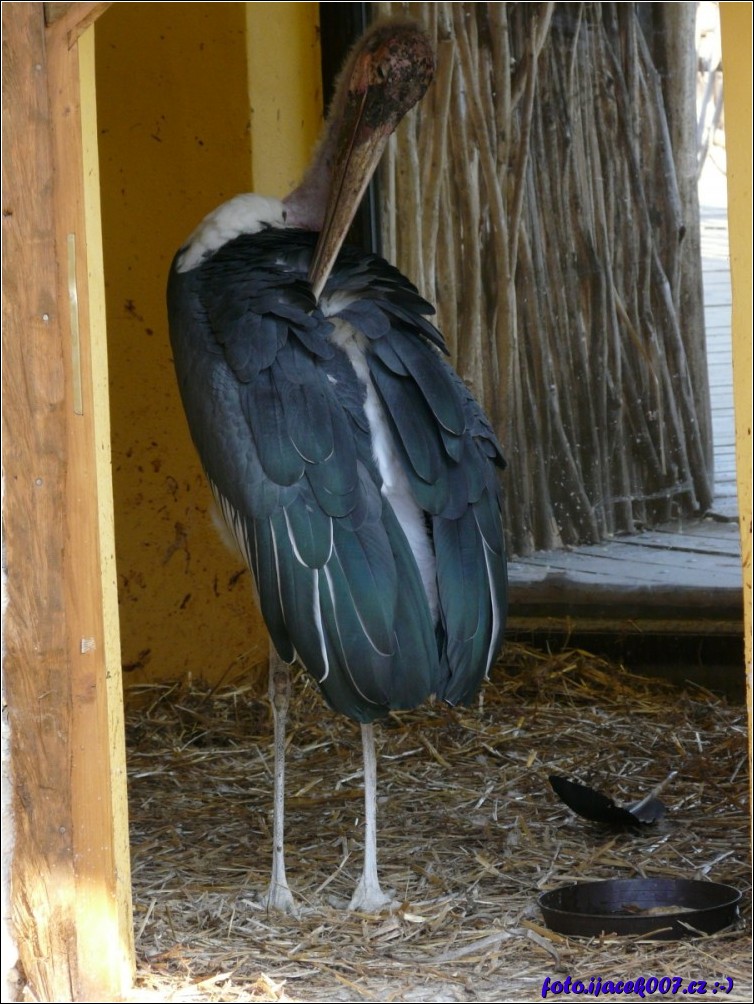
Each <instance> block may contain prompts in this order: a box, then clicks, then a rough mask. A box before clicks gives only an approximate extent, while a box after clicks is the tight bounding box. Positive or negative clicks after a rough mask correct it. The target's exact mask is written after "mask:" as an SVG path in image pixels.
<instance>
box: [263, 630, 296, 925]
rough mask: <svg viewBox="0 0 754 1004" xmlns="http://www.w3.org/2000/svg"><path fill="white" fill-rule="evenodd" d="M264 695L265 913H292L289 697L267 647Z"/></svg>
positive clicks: (285, 677) (281, 669)
mask: <svg viewBox="0 0 754 1004" xmlns="http://www.w3.org/2000/svg"><path fill="white" fill-rule="evenodd" d="M268 694H269V698H270V705H271V706H272V723H273V728H274V750H275V763H274V774H273V809H272V876H271V878H270V888H269V891H268V893H267V897H266V899H265V903H266V905H267V909H268V910H281V911H283V913H294V912H295V910H296V904H295V901H294V899H293V895H292V894H291V890H290V889H289V888H288V880H287V879H286V877H285V851H284V841H285V722H286V718H287V716H288V703H289V700H290V694H291V674H290V670H289V668H288V666H287V665H286V663H284V662H283V660H282V659H281V658H280V656H279V655H278V654H277V652H276V651H275V648H274V647H273V646H272V645H270V681H269V689H268Z"/></svg>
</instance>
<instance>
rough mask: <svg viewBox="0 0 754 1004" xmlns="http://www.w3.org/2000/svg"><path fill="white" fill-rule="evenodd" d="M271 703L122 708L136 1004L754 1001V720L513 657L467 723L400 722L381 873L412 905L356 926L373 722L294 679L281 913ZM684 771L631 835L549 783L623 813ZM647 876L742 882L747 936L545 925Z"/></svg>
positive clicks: (383, 733) (429, 716) (204, 696)
mask: <svg viewBox="0 0 754 1004" xmlns="http://www.w3.org/2000/svg"><path fill="white" fill-rule="evenodd" d="M264 689H265V688H264V685H263V684H262V685H260V684H259V683H258V682H254V683H250V682H240V683H236V684H235V685H233V686H227V687H225V688H222V689H217V690H215V691H211V690H210V689H209V688H208V687H206V686H204V685H202V684H192V683H187V684H164V685H161V684H155V685H150V686H145V687H140V688H138V689H136V690H134V691H132V692H131V693H130V695H129V706H130V708H131V711H130V714H129V720H128V733H129V748H130V753H129V757H130V768H129V770H130V797H131V810H130V811H131V829H132V856H133V885H134V911H135V918H134V920H135V927H136V936H137V956H138V976H137V988H136V990H135V991H134V995H133V999H134V1000H161V1001H252V1000H253V1001H257V1000H259V1001H269V1000H282V1001H288V1000H298V1001H361V1000H379V1001H498V1000H502V999H506V1000H512V1001H528V1000H540V999H541V990H542V983H543V980H544V978H545V977H546V976H550V977H551V978H552V979H560V980H563V979H564V978H565V976H566V975H568V974H570V975H571V976H572V977H573V979H577V978H581V979H584V980H585V982H586V983H587V984H588V982H589V980H590V978H591V977H592V976H601V977H602V979H603V980H606V979H613V980H617V979H635V978H636V977H637V976H639V975H644V976H645V977H647V976H651V975H655V976H658V977H661V976H666V975H669V976H680V977H682V978H683V979H684V980H699V979H706V980H708V981H709V982H710V990H711V988H712V984H713V983H714V981H715V980H720V979H721V978H722V977H731V978H732V979H733V983H734V989H733V991H732V993H730V994H725V993H723V996H724V997H726V999H729V1000H751V999H752V998H751V980H750V960H751V945H750V938H749V933H748V929H749V922H748V918H749V910H750V907H749V900H750V898H749V893H750V863H749V847H750V837H749V809H748V791H749V788H748V766H747V764H748V761H747V749H748V747H747V738H746V736H747V731H746V713H745V709H743V708H739V707H735V706H730V705H728V704H727V703H726V702H725V701H724V700H722V699H720V698H717V697H715V696H714V695H712V694H711V693H709V692H707V691H705V690H702V689H700V688H698V687H695V686H693V685H690V686H689V687H688V688H687V689H686V690H684V691H680V690H678V689H676V688H674V687H673V686H671V685H670V684H668V683H665V682H663V681H661V680H656V679H652V680H649V679H645V678H643V677H639V676H636V675H633V674H631V673H629V672H628V671H627V670H625V669H624V668H622V667H620V666H618V665H615V664H611V663H608V662H606V661H604V660H602V659H600V658H597V657H595V656H592V655H589V654H587V653H584V652H580V651H568V652H563V653H560V654H557V655H550V654H545V653H542V652H540V651H537V650H534V649H528V648H524V647H522V646H518V645H514V644H509V645H508V646H506V649H505V650H504V653H503V657H502V659H501V661H500V663H499V664H498V666H497V667H496V669H495V671H494V673H493V675H492V678H491V680H490V681H489V682H488V683H487V684H486V685H485V686H484V688H483V690H482V692H481V695H480V698H479V700H478V702H477V703H476V704H475V705H474V706H473V707H471V708H456V709H449V708H446V707H442V706H434V707H428V708H424V709H421V710H419V711H415V712H411V713H401V714H395V715H393V716H391V717H390V719H388V720H387V721H386V722H385V723H384V725H382V726H381V727H379V728H378V730H377V733H378V737H377V742H378V755H379V766H378V772H379V782H378V783H379V789H378V791H379V809H378V812H379V845H378V852H379V865H380V876H381V881H382V883H383V887H384V888H389V889H390V890H392V891H393V894H394V896H395V899H396V900H397V909H396V911H395V912H394V913H392V914H387V913H386V914H383V915H381V916H362V915H354V914H350V913H348V912H347V911H346V910H345V909H344V907H345V905H346V904H347V902H348V900H349V898H350V895H351V893H352V891H353V888H354V885H355V883H356V881H357V878H358V876H359V872H360V867H361V840H362V835H363V831H362V816H363V812H362V797H363V793H362V788H361V780H362V779H361V773H360V771H361V742H360V736H359V731H358V727H357V726H355V725H353V724H352V723H351V722H348V721H346V720H344V719H342V718H340V717H338V716H336V715H334V714H332V713H331V712H330V711H329V710H328V709H327V708H325V707H324V705H323V704H322V702H321V700H320V699H319V696H318V694H317V692H316V688H314V687H313V686H312V685H311V684H310V683H309V681H308V680H307V679H306V678H305V677H304V676H303V675H300V676H299V677H298V678H297V679H296V680H295V684H294V699H293V706H292V711H291V721H290V725H289V745H288V776H287V782H286V790H287V796H288V798H287V813H286V819H287V829H286V853H287V867H288V879H289V882H290V884H291V887H292V888H293V890H294V892H295V894H296V896H297V898H298V901H299V904H300V910H299V913H298V915H297V916H291V917H288V916H279V915H272V914H269V915H268V913H267V912H266V911H265V910H264V909H263V908H262V906H261V905H260V895H261V894H262V893H263V892H264V891H265V888H266V884H267V881H268V879H269V863H270V853H271V849H270V833H271V789H272V777H271V770H272V750H271V734H272V728H271V722H270V718H269V712H268V709H267V704H266V700H265V698H264ZM670 771H677V772H678V774H677V777H676V778H675V779H674V781H673V782H672V784H671V785H670V786H669V787H668V788H667V789H666V790H665V792H664V793H663V796H662V797H663V800H664V801H665V803H666V804H667V806H668V809H669V811H668V815H667V817H666V818H665V819H664V820H662V821H661V822H660V823H658V824H656V825H654V826H651V827H648V828H646V829H645V830H642V831H641V832H638V833H635V832H614V831H610V830H607V829H605V828H604V827H601V826H599V825H598V824H595V823H590V822H587V821H585V820H582V819H579V818H577V817H576V816H574V815H573V814H572V813H571V812H570V810H569V809H567V808H566V807H565V806H564V805H563V804H562V803H561V802H559V801H558V799H557V798H556V796H555V795H554V794H553V792H552V791H551V789H550V786H549V784H548V781H547V776H548V775H549V774H552V773H559V774H565V775H567V776H569V777H572V778H574V779H577V780H580V781H583V782H585V783H588V784H593V785H594V786H595V787H597V788H599V789H600V790H603V791H606V792H608V793H609V794H610V795H611V796H613V797H614V798H615V799H616V801H618V802H630V801H633V800H636V799H639V798H641V797H642V796H643V795H644V794H646V793H647V792H648V791H649V790H650V789H651V788H652V787H653V786H654V785H656V784H658V783H659V782H661V781H662V780H663V779H664V778H665V777H666V775H667V774H668V773H669V772H670ZM653 875H666V876H670V877H679V878H702V879H710V880H714V881H719V882H726V883H730V884H732V885H735V886H737V887H738V888H739V889H742V890H743V891H744V894H745V895H744V906H743V909H742V913H743V915H744V919H743V920H742V922H741V924H739V925H737V926H736V927H735V928H734V929H730V930H728V931H725V932H721V933H720V934H717V935H714V936H712V937H709V938H704V939H696V940H693V941H687V942H677V943H657V942H654V943H653V942H651V941H641V940H635V939H617V938H614V937H613V938H610V937H603V938H599V939H592V940H586V939H574V938H570V939H567V938H565V937H562V936H560V935H558V934H555V933H554V932H551V931H548V930H547V929H546V928H545V927H544V925H543V922H542V919H541V915H540V914H539V911H538V907H537V903H536V900H537V897H538V895H539V894H540V893H541V892H542V891H545V890H548V889H552V888H554V887H556V886H559V885H561V884H563V883H568V882H571V881H585V880H589V879H600V878H628V877H640V876H644V877H651V876H653ZM602 999H605V1000H610V999H613V997H612V995H603V997H602ZM614 999H616V1000H617V999H622V1000H625V999H626V998H625V997H620V998H619V997H617V996H616V997H615V998H614ZM652 999H654V1000H658V999H663V998H662V997H660V996H659V995H655V996H654V997H653V998H652ZM667 999H670V998H667Z"/></svg>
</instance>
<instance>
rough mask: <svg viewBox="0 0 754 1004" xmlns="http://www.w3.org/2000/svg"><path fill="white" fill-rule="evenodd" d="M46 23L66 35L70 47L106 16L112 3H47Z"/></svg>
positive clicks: (45, 5) (45, 8) (45, 7)
mask: <svg viewBox="0 0 754 1004" xmlns="http://www.w3.org/2000/svg"><path fill="white" fill-rule="evenodd" d="M43 6H44V12H45V22H46V24H47V25H48V26H52V25H54V26H55V30H56V31H58V32H61V33H62V34H64V35H65V37H66V39H67V42H68V47H69V48H70V47H71V46H73V45H75V43H76V40H77V39H78V37H79V36H80V35H81V33H82V32H84V31H86V29H87V28H88V27H89V26H90V25H92V24H94V22H95V21H96V20H97V18H98V17H99V16H100V15H101V14H104V12H105V11H106V10H107V8H108V7H109V6H110V3H94V2H83V3H45V4H44V5H43Z"/></svg>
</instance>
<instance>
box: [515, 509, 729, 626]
mask: <svg viewBox="0 0 754 1004" xmlns="http://www.w3.org/2000/svg"><path fill="white" fill-rule="evenodd" d="M718 501H719V500H718ZM716 508H719V506H718V505H716ZM509 578H510V599H511V605H510V616H511V626H512V629H513V630H514V631H515V630H520V629H522V628H524V627H526V626H527V624H528V625H529V627H531V626H532V625H534V624H538V625H539V626H540V627H542V626H544V625H545V623H546V625H547V626H548V627H549V628H555V627H557V626H558V625H560V627H561V628H564V627H565V626H566V625H567V624H568V623H570V622H571V621H573V626H578V629H579V630H586V625H587V624H589V625H591V627H590V630H595V629H599V630H618V629H620V630H638V629H639V628H638V627H637V625H641V629H642V630H650V631H659V632H664V631H686V632H689V631H704V632H705V633H708V632H709V631H719V632H721V633H737V632H739V631H740V630H741V629H742V619H741V618H742V599H743V593H742V584H741V556H740V541H739V537H738V524H737V522H736V521H731V522H717V521H714V520H709V519H707V520H699V521H695V522H688V523H686V522H684V523H683V524H680V523H678V522H675V523H671V524H666V525H665V526H664V527H658V528H656V529H655V530H652V531H647V532H646V533H641V534H634V535H627V536H622V537H620V538H616V540H615V541H612V542H610V543H607V544H597V545H591V546H586V547H579V548H576V549H574V550H572V551H546V552H542V551H540V552H538V553H536V554H533V555H531V556H528V557H526V558H524V559H520V560H515V561H511V563H510V566H509Z"/></svg>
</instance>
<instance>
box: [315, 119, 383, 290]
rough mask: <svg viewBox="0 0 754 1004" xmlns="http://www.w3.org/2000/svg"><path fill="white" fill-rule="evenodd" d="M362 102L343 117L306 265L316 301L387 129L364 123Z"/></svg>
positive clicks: (378, 159) (375, 162)
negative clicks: (320, 218) (316, 236)
mask: <svg viewBox="0 0 754 1004" xmlns="http://www.w3.org/2000/svg"><path fill="white" fill-rule="evenodd" d="M364 104H365V102H364V100H362V101H361V103H359V104H357V103H356V102H354V103H353V105H352V106H350V107H349V108H348V109H347V111H346V114H345V115H344V118H343V123H342V126H341V133H340V137H339V141H338V153H337V159H336V163H335V165H334V166H333V173H332V181H331V185H330V194H329V196H328V199H327V207H326V209H325V216H324V221H323V223H322V230H321V232H320V235H319V240H318V241H317V246H316V248H315V249H314V255H313V257H312V261H311V265H310V266H309V282H310V284H311V287H312V291H313V292H314V295H315V297H316V298H317V299H319V296H320V293H321V292H322V290H323V288H324V285H325V283H326V282H327V279H328V277H329V275H330V272H331V270H332V267H333V265H334V264H335V259H336V258H337V257H338V252H339V251H340V248H341V246H342V244H343V241H344V240H345V237H346V234H347V233H348V228H349V227H350V225H351V223H352V221H353V218H354V216H355V215H356V210H357V209H358V206H359V203H360V202H361V199H362V197H363V195H364V192H365V191H366V188H367V185H368V184H369V182H370V180H371V178H372V175H373V174H374V172H375V169H376V168H377V165H378V163H379V161H380V157H381V156H382V152H383V150H384V149H385V145H386V143H387V141H388V138H389V136H390V132H391V130H390V129H381V128H380V127H379V126H377V127H369V126H367V125H366V124H365V123H364Z"/></svg>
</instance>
